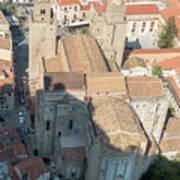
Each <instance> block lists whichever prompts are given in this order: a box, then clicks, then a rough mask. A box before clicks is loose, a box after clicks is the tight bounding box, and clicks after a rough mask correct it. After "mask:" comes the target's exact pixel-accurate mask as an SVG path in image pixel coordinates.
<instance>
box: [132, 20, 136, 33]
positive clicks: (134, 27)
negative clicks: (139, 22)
mask: <svg viewBox="0 0 180 180" xmlns="http://www.w3.org/2000/svg"><path fill="white" fill-rule="evenodd" d="M135 30H136V22H134V23H133V27H132V30H131V32H132V33H133V32H135Z"/></svg>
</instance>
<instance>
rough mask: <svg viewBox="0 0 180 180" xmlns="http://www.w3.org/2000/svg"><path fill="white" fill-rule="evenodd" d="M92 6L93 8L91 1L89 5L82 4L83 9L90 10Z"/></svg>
mask: <svg viewBox="0 0 180 180" xmlns="http://www.w3.org/2000/svg"><path fill="white" fill-rule="evenodd" d="M90 8H91V3H90V2H89V3H88V5H82V6H81V10H82V11H87V10H90Z"/></svg>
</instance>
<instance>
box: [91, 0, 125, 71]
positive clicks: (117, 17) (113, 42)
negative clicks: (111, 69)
mask: <svg viewBox="0 0 180 180" xmlns="http://www.w3.org/2000/svg"><path fill="white" fill-rule="evenodd" d="M91 26H92V32H93V34H94V35H95V37H96V39H97V41H98V43H99V45H100V46H101V48H102V50H103V52H104V54H105V57H106V58H107V59H108V61H109V62H110V61H114V62H115V63H116V65H117V66H118V67H119V68H120V67H121V65H122V60H123V53H124V46H125V40H126V18H125V3H124V1H123V0H122V1H120V0H108V4H107V10H106V12H105V13H104V14H103V15H101V16H100V17H98V16H95V17H94V18H93V20H92V25H91Z"/></svg>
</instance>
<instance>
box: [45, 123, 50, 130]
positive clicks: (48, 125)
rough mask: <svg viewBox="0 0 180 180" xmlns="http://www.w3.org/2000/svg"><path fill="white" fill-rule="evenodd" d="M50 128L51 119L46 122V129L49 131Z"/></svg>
mask: <svg viewBox="0 0 180 180" xmlns="http://www.w3.org/2000/svg"><path fill="white" fill-rule="evenodd" d="M49 129H50V121H47V122H46V130H47V131H48V130H49Z"/></svg>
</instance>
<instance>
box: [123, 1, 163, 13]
mask: <svg viewBox="0 0 180 180" xmlns="http://www.w3.org/2000/svg"><path fill="white" fill-rule="evenodd" d="M125 13H126V15H142V14H160V11H159V9H158V7H157V6H156V5H155V4H144V5H142V4H141V5H127V6H126V12H125Z"/></svg>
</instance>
